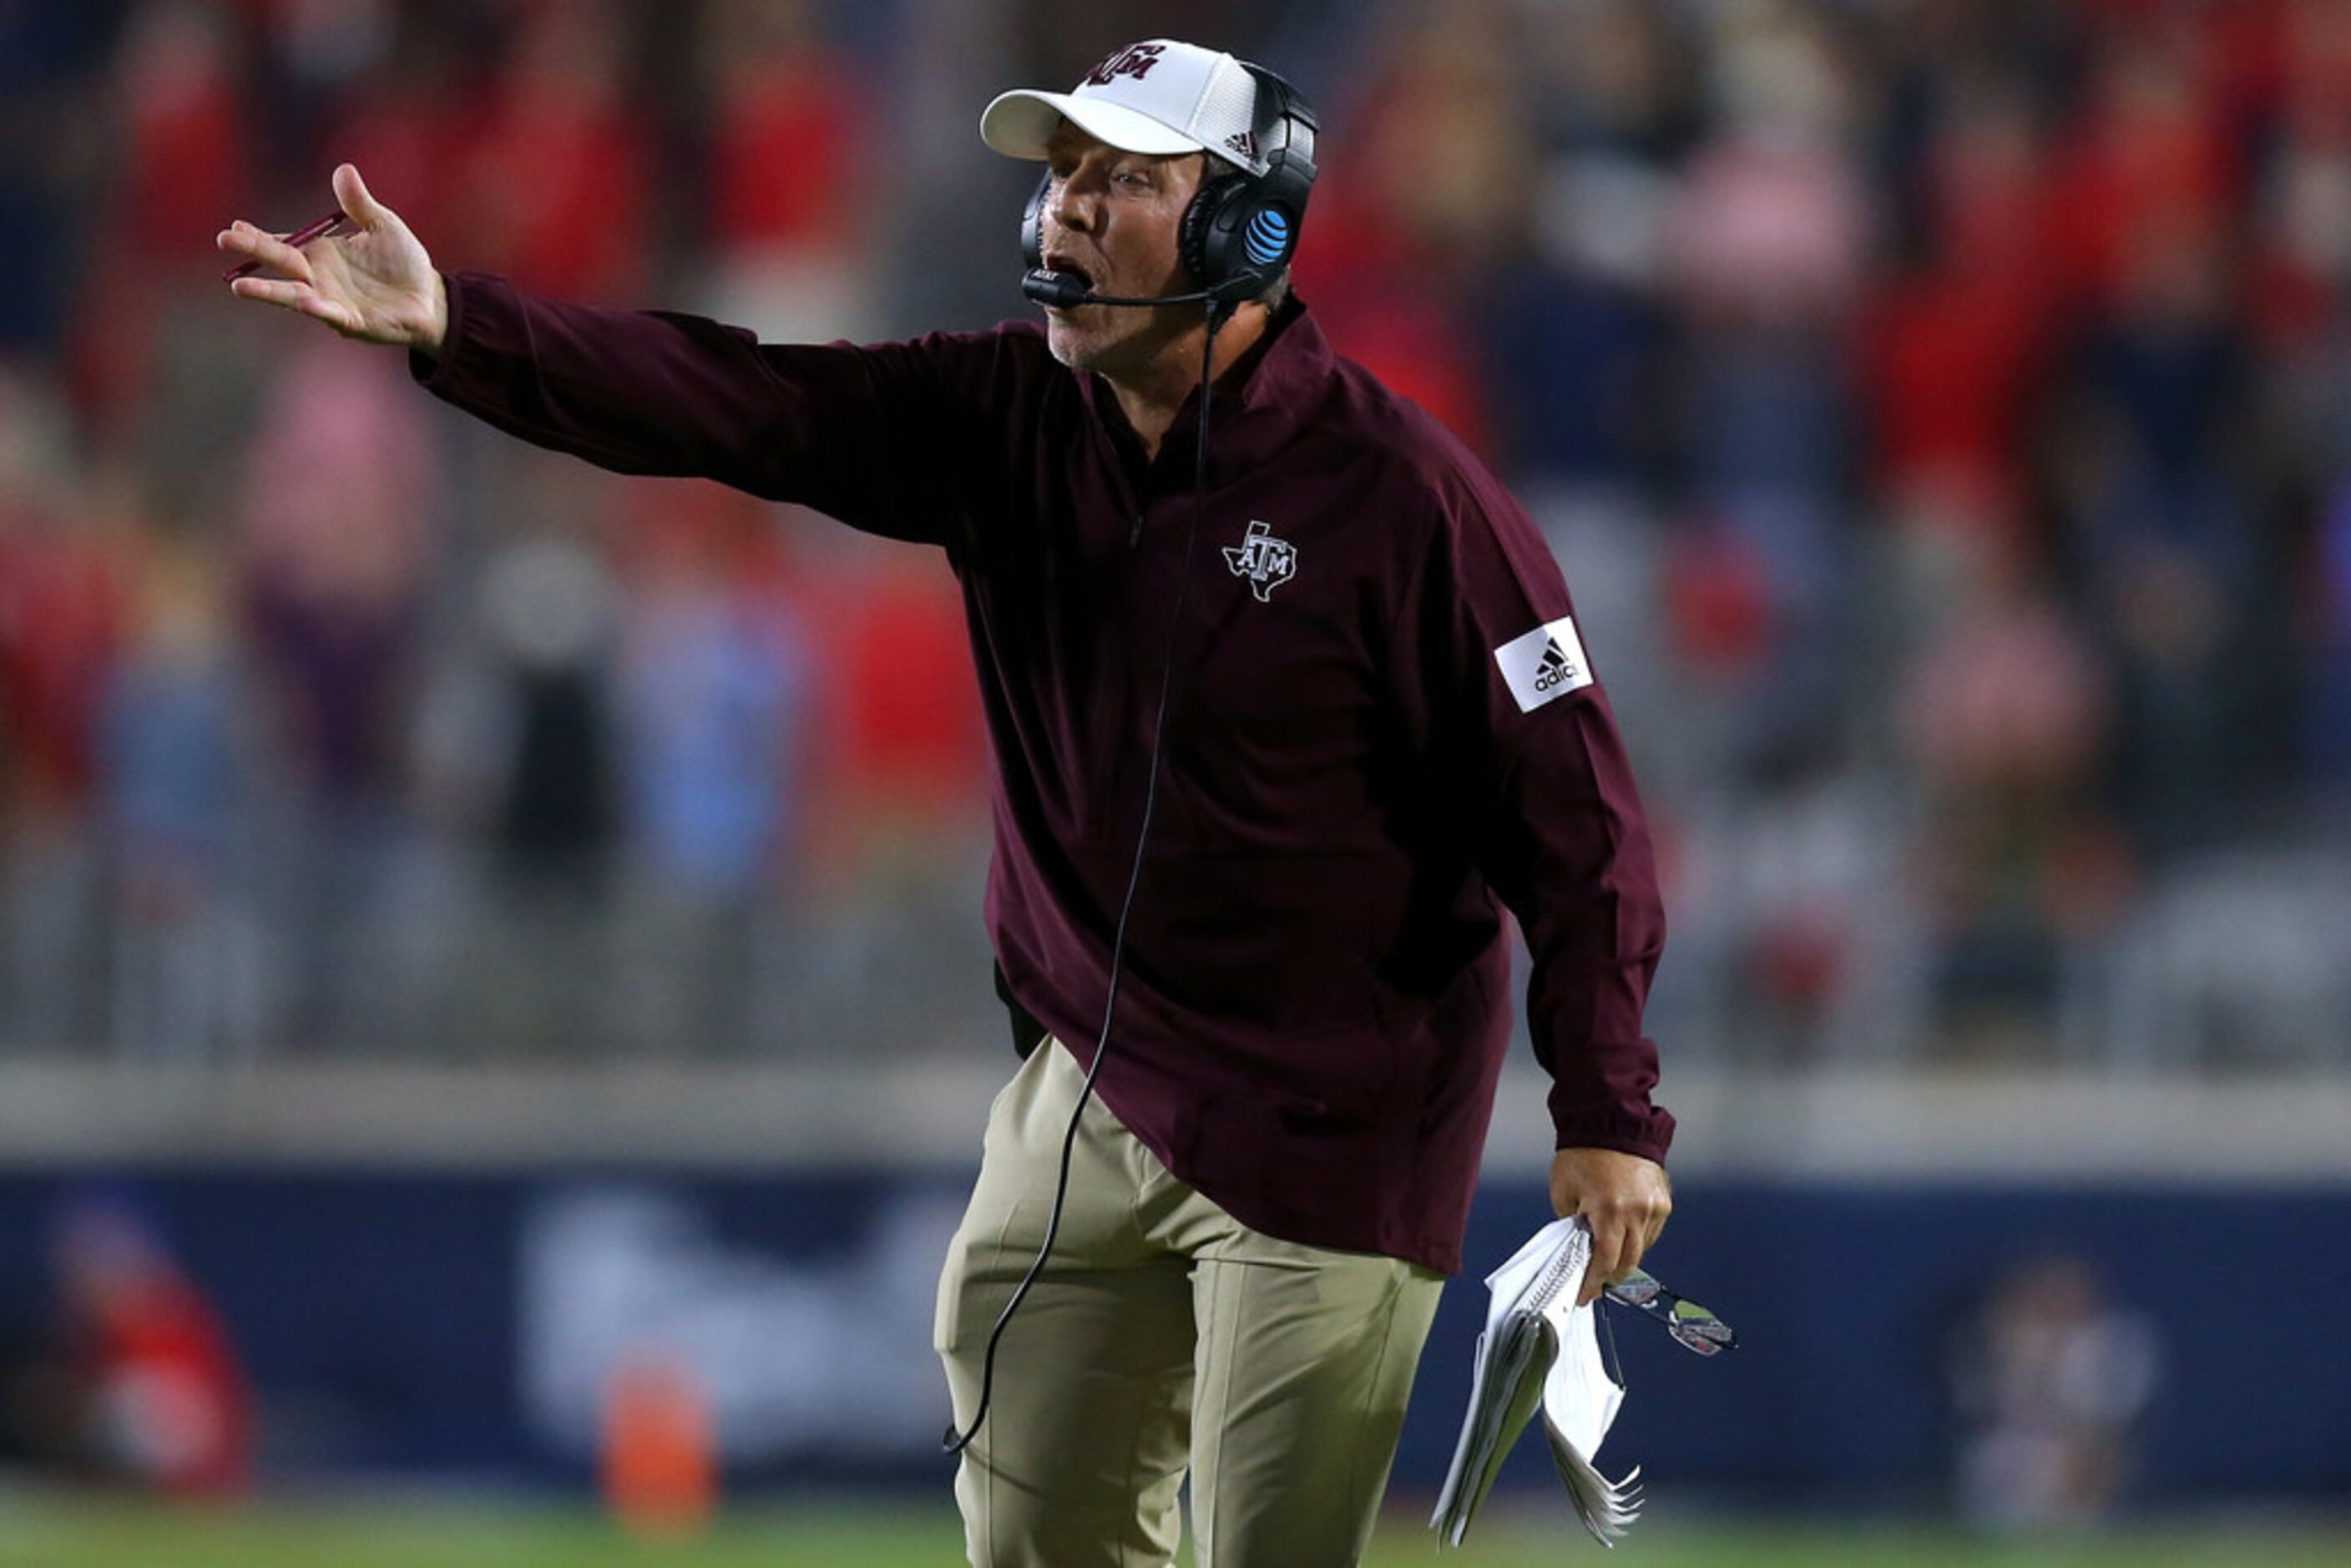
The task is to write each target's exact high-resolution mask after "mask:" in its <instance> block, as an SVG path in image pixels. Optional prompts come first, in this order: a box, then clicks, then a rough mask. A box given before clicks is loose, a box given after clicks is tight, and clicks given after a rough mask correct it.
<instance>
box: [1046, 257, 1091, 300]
mask: <svg viewBox="0 0 2351 1568" xmlns="http://www.w3.org/2000/svg"><path fill="white" fill-rule="evenodd" d="M1045 266H1046V268H1047V270H1049V271H1050V272H1054V273H1057V274H1059V275H1060V276H1061V277H1071V278H1075V279H1076V280H1077V281H1078V282H1080V283H1081V284H1083V285H1085V288H1086V292H1087V293H1089V294H1091V293H1092V292H1093V287H1094V275H1093V274H1092V273H1091V272H1088V271H1087V270H1086V269H1085V268H1084V267H1080V266H1079V265H1077V263H1075V262H1072V261H1049V262H1047V263H1046V264H1045Z"/></svg>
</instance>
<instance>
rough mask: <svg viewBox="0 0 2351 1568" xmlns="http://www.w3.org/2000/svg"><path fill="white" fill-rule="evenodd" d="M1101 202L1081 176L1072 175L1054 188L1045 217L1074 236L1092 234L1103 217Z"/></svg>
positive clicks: (1047, 202) (1047, 203) (1047, 204)
mask: <svg viewBox="0 0 2351 1568" xmlns="http://www.w3.org/2000/svg"><path fill="white" fill-rule="evenodd" d="M1101 201H1102V199H1101V197H1100V195H1099V194H1098V193H1095V192H1093V191H1092V190H1091V189H1089V188H1088V183H1087V181H1086V180H1085V178H1084V177H1083V176H1082V175H1081V174H1072V175H1071V176H1070V177H1069V178H1068V179H1066V180H1063V181H1062V182H1061V183H1060V184H1059V185H1057V186H1055V187H1054V190H1053V193H1052V195H1051V197H1050V198H1049V199H1048V200H1047V201H1046V203H1045V216H1046V219H1047V221H1049V222H1050V223H1053V224H1057V225H1060V226H1061V227H1062V228H1065V229H1068V230H1070V231H1071V233H1072V234H1092V233H1093V232H1094V227H1095V225H1096V224H1097V223H1098V222H1099V221H1100V219H1101V217H1102V205H1101Z"/></svg>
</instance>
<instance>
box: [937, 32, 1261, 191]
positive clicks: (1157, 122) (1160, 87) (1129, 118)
mask: <svg viewBox="0 0 2351 1568" xmlns="http://www.w3.org/2000/svg"><path fill="white" fill-rule="evenodd" d="M1062 120H1069V121H1070V122H1071V124H1073V125H1075V126H1077V127H1078V129H1079V130H1081V131H1084V132H1086V134H1088V135H1089V136H1092V137H1093V138H1095V139H1096V140H1097V141H1105V142H1108V143H1109V144H1110V145H1111V146H1113V147H1115V148H1117V149H1119V150H1120V151H1121V152H1144V153H1150V154H1154V155H1165V156H1172V155H1174V154H1175V153H1179V152H1208V153H1213V154H1215V155H1216V156H1217V157H1218V158H1222V159H1223V160H1225V161H1226V162H1228V163H1232V164H1236V165H1238V167H1240V168H1243V169H1246V170H1248V171H1249V172H1250V173H1252V174H1263V173H1264V172H1265V171H1266V161H1265V152H1264V150H1263V149H1262V148H1260V147H1259V146H1258V144H1257V135H1256V130H1257V78H1255V77H1253V76H1251V75H1249V68H1248V67H1246V66H1244V65H1242V64H1241V63H1240V61H1238V60H1237V59H1235V58H1234V57H1232V56H1230V55H1227V54H1219V53H1217V51H1216V50H1214V49H1204V48H1202V47H1199V46H1198V45H1197V44H1185V43H1178V42H1177V41H1176V40H1175V39H1173V38H1153V39H1150V40H1148V41H1147V42H1144V43H1140V44H1129V45H1127V46H1126V47H1123V48H1119V49H1113V50H1112V51H1111V53H1110V55H1109V56H1108V57H1106V58H1104V59H1103V61H1102V63H1101V64H1100V65H1098V66H1096V67H1094V68H1093V69H1092V70H1091V71H1089V72H1087V73H1086V79H1085V80H1083V81H1081V82H1080V83H1079V84H1078V85H1077V89H1076V90H1075V91H1073V92H1040V91H1038V90H1035V89H1029V88H1022V89H1018V90H1017V91H1013V92H1008V93H1004V94H1002V95H1001V96H999V97H998V99H996V100H995V101H994V102H992V103H990V104H989V105H988V106H987V108H986V109H985V110H981V111H980V116H979V139H980V140H981V141H985V142H987V144H988V145H989V146H990V147H993V148H994V149H996V151H998V152H1002V153H1004V154H1006V155H1007V156H1008V157H1013V158H1042V157H1044V156H1045V142H1046V139H1047V138H1049V137H1050V136H1051V135H1052V134H1053V132H1054V131H1055V130H1057V129H1058V128H1059V127H1060V125H1061V121H1062Z"/></svg>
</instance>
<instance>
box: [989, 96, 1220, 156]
mask: <svg viewBox="0 0 2351 1568" xmlns="http://www.w3.org/2000/svg"><path fill="white" fill-rule="evenodd" d="M1062 120H1068V121H1069V122H1070V123H1071V124H1072V125H1075V126H1076V127H1077V128H1078V129H1079V130H1081V131H1084V132H1085V133H1086V134H1087V135H1089V136H1091V137H1092V138H1094V139H1095V140H1096V141H1102V142H1106V143H1108V144H1109V145H1110V146H1113V147H1115V148H1117V149H1118V150H1119V151H1120V152H1142V153H1146V154H1149V155H1153V156H1158V157H1172V156H1173V155H1175V153H1178V152H1207V150H1208V149H1207V144H1206V143H1205V142H1202V141H1197V140H1196V139H1195V138H1193V137H1189V136H1186V135H1185V134H1184V133H1183V132H1182V131H1172V130H1170V129H1168V128H1167V127H1166V126H1165V125H1162V124H1160V123H1159V121H1157V120H1154V119H1152V118H1151V117H1150V116H1149V115H1147V114H1140V113H1137V112H1136V111H1135V110H1132V109H1128V108H1125V107H1124V106H1123V105H1120V104H1115V103H1104V102H1102V100H1101V99H1091V98H1080V97H1078V96H1077V95H1076V94H1074V93H1066V92H1038V91H1035V90H1033V89H1029V88H1021V89H1018V90H1016V91H1012V92H1008V93H1004V94H1001V95H999V96H998V98H997V99H996V101H995V102H993V103H991V104H989V105H988V106H987V108H986V109H984V110H981V111H980V115H979V139H980V140H981V141H985V142H987V144H988V145H989V146H990V147H992V148H994V149H995V150H996V151H997V152H1001V153H1003V154H1004V155H1005V156H1006V157H1008V158H1042V157H1043V156H1045V143H1046V141H1048V140H1050V138H1051V136H1052V134H1053V132H1054V131H1056V130H1058V129H1060V127H1061V121H1062Z"/></svg>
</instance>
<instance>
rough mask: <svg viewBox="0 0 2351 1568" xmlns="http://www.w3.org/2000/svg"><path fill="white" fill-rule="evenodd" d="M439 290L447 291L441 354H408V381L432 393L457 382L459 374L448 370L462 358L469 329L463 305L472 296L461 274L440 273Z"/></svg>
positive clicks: (464, 277) (420, 351)
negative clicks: (446, 313)
mask: <svg viewBox="0 0 2351 1568" xmlns="http://www.w3.org/2000/svg"><path fill="white" fill-rule="evenodd" d="M441 286H442V287H443V288H444V289H445V290H446V291H447V294H448V298H449V324H448V326H447V327H446V328H444V329H443V331H442V334H441V352H440V353H439V354H437V355H434V354H427V353H426V352H425V351H424V350H422V349H411V350H408V373H409V375H410V377H411V378H412V379H413V380H414V381H415V382H416V384H417V385H418V386H421V387H423V388H424V389H425V390H426V391H427V392H446V390H447V389H448V387H449V386H450V385H451V384H452V383H454V382H455V381H456V380H457V379H459V372H458V371H453V370H452V369H451V368H450V367H451V366H452V365H453V364H455V361H458V360H460V359H463V358H465V333H466V329H467V328H468V327H470V326H471V325H472V323H471V322H470V321H468V320H467V319H466V314H465V306H466V302H467V299H468V298H469V297H470V295H471V293H472V286H471V285H470V284H469V283H468V282H467V280H466V276H465V274H464V273H462V272H444V273H443V274H442V275H441Z"/></svg>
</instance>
